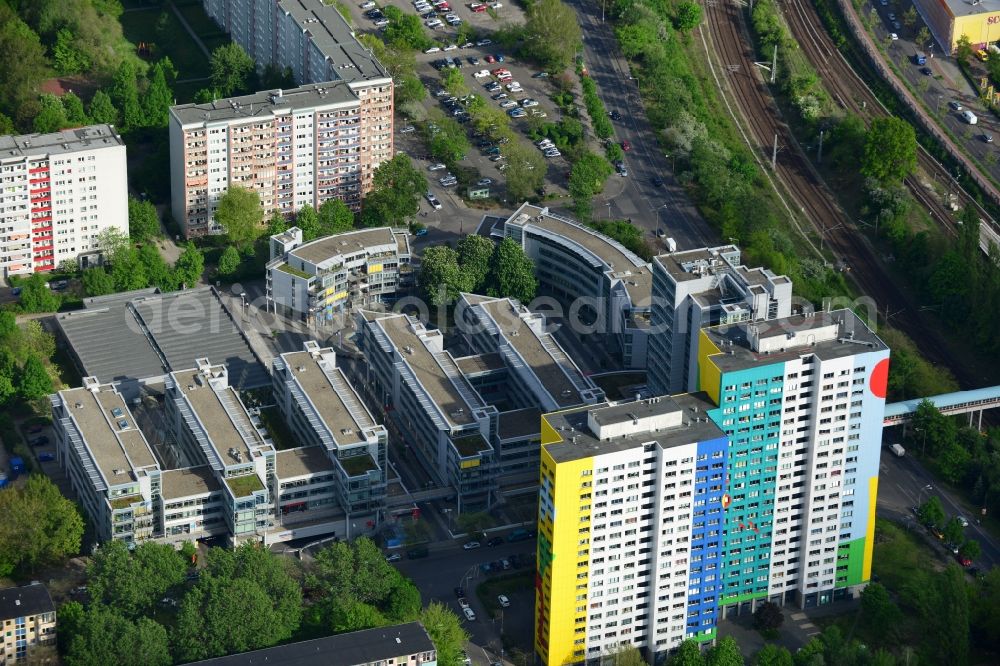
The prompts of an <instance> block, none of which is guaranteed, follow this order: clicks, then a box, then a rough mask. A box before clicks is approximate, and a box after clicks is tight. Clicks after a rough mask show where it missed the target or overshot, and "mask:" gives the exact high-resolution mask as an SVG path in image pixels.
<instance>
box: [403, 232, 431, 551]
mask: <svg viewBox="0 0 1000 666" xmlns="http://www.w3.org/2000/svg"><path fill="white" fill-rule="evenodd" d="M421 231H423V232H425V233H426V232H427V230H426V229H422V230H421ZM417 235H418V236H420V235H422V234H421V233H420V232H419V231H418V232H417ZM429 554H430V551H429V550H427V546H417V547H415V548H411V549H409V550H408V551H406V556H407V557H408V558H410V559H411V560H417V559H420V558H421V557H427V556H428V555H429Z"/></svg>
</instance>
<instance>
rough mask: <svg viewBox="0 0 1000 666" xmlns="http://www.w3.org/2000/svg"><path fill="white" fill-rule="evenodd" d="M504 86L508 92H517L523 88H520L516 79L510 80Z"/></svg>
mask: <svg viewBox="0 0 1000 666" xmlns="http://www.w3.org/2000/svg"><path fill="white" fill-rule="evenodd" d="M504 87H505V88H507V91H508V92H518V91H520V90H523V88H521V84H520V83H518V82H517V81H511V82H510V83H508V84H507V85H506V86H504Z"/></svg>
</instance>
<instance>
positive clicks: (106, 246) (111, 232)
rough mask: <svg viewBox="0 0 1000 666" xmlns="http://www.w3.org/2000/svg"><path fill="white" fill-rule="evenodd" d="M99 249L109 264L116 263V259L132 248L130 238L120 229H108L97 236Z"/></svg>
mask: <svg viewBox="0 0 1000 666" xmlns="http://www.w3.org/2000/svg"><path fill="white" fill-rule="evenodd" d="M97 247H98V248H99V249H100V250H101V255H102V256H103V258H104V260H105V261H107V262H111V263H114V261H115V259H116V258H117V257H118V255H119V254H120V253H122V252H126V251H128V250H129V249H130V248H131V247H132V243H131V242H130V241H129V237H128V235H127V234H125V233H124V232H123V231H122V230H121V229H119V228H118V227H108V228H107V229H104V230H102V231H101V232H100V233H99V234H97Z"/></svg>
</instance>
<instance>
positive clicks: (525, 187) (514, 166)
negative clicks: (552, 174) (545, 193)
mask: <svg viewBox="0 0 1000 666" xmlns="http://www.w3.org/2000/svg"><path fill="white" fill-rule="evenodd" d="M505 154H506V156H507V169H506V170H505V171H504V172H503V174H504V177H505V178H506V179H507V196H508V198H509V199H510V200H511V201H524V200H526V199H532V198H534V197H535V196H536V195H537V193H538V192H539V191H540V190H541V189H542V187H543V186H544V185H545V174H546V171H547V170H548V164H547V163H546V161H545V158H544V157H543V156H542V154H541V153H540V152H539V151H537V150H533V149H531V148H528V147H527V146H526V145H525V144H524V143H523V142H521V141H517V140H514V141H511V142H510V143H509V144H507V150H506V152H505Z"/></svg>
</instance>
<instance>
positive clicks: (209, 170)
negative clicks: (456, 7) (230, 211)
mask: <svg viewBox="0 0 1000 666" xmlns="http://www.w3.org/2000/svg"><path fill="white" fill-rule="evenodd" d="M330 10H331V11H332V12H333V13H334V14H336V13H337V11H336V9H334V8H333V7H330ZM338 16H339V15H338ZM358 86H360V88H359V87H358ZM358 86H355V84H353V83H347V82H343V81H335V82H329V83H316V84H307V85H304V86H302V87H300V88H294V89H292V90H265V91H261V92H258V93H254V94H252V95H245V96H243V97H233V98H230V99H222V100H215V101H213V102H207V103H203V104H196V103H195V104H182V105H179V106H173V107H171V108H170V121H169V129H170V185H171V210H172V211H173V215H174V218H175V219H176V220H177V221H178V222H179V223H181V225H182V227H183V229H184V233H185V235H187V236H200V235H203V234H206V233H221V231H222V228H221V227H220V226H219V225H218V223H217V222H216V221H215V209H216V207H217V206H218V202H219V199H220V198H221V197H222V195H224V194H225V193H226V191H227V190H228V189H229V187H230V186H237V185H238V186H240V187H243V188H246V189H249V190H252V191H254V192H256V193H257V195H258V196H259V197H260V202H261V206H262V207H263V208H264V211H265V216H267V215H270V214H271V213H272V212H274V211H277V212H279V213H281V214H283V215H285V216H291V215H292V214H293V213H295V212H296V211H297V210H299V209H300V208H302V207H303V206H305V205H306V204H309V205H310V206H312V207H314V208H318V207H319V206H320V205H321V204H322V203H323V202H324V201H327V200H328V199H339V200H341V201H343V202H344V203H346V204H347V205H348V206H350V207H351V208H353V209H354V210H358V209H359V207H360V205H361V197H362V195H364V194H366V193H367V192H368V191H369V190H371V188H372V178H373V175H374V172H375V169H376V168H378V166H379V164H381V163H382V162H384V161H386V160H389V159H391V158H392V155H393V152H392V81H391V79H388V78H385V77H384V75H383V78H380V79H378V80H377V81H367V80H364V81H361V82H359V83H358ZM362 93H363V94H362Z"/></svg>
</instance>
